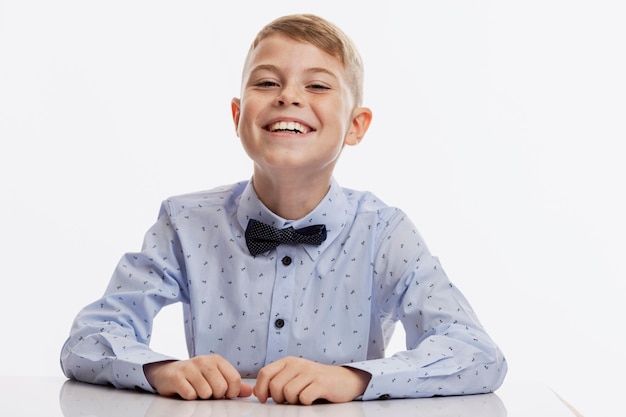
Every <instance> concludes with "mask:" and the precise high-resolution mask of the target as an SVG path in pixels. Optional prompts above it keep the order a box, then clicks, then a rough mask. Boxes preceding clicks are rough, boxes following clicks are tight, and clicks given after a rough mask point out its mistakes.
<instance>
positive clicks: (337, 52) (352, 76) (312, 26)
mask: <svg viewBox="0 0 626 417" xmlns="http://www.w3.org/2000/svg"><path fill="white" fill-rule="evenodd" d="M271 35H283V36H286V37H288V38H290V39H293V40H296V41H300V42H306V43H309V44H311V45H313V46H315V47H317V48H319V49H321V50H322V51H324V52H326V53H327V54H329V55H332V56H334V57H335V58H337V59H339V60H340V61H341V63H342V64H343V67H344V69H345V71H346V75H347V78H348V82H349V83H350V84H351V87H352V94H353V96H354V102H355V105H356V106H360V105H361V102H362V101H363V61H362V60H361V56H360V55H359V52H358V50H357V49H356V46H355V45H354V43H353V42H352V40H351V39H350V38H349V37H348V36H347V35H346V34H345V33H344V32H343V31H342V30H341V29H339V27H337V26H336V25H334V24H333V23H331V22H329V21H327V20H325V19H323V18H321V17H319V16H316V15H312V14H294V15H288V16H283V17H279V18H277V19H275V20H273V21H272V22H270V23H268V24H267V25H266V26H265V27H263V28H262V29H261V30H260V31H259V33H258V34H257V35H256V37H255V38H254V41H252V45H251V46H250V50H249V51H248V55H250V53H251V52H252V51H254V49H255V48H256V47H257V46H258V45H259V43H260V42H261V41H262V40H263V39H265V38H267V37H269V36H271Z"/></svg>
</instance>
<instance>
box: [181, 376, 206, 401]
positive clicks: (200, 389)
mask: <svg viewBox="0 0 626 417" xmlns="http://www.w3.org/2000/svg"><path fill="white" fill-rule="evenodd" d="M187 381H188V382H189V384H190V385H191V387H192V389H193V390H194V397H193V398H190V397H191V394H186V395H185V396H183V394H180V395H181V396H183V398H185V399H188V400H191V399H193V400H195V399H198V398H201V399H203V400H207V399H209V398H211V397H212V396H213V394H214V393H213V387H212V385H211V382H210V380H209V379H208V378H207V376H206V375H205V374H204V373H203V372H202V371H201V370H199V369H193V370H191V371H189V372H188V374H187Z"/></svg>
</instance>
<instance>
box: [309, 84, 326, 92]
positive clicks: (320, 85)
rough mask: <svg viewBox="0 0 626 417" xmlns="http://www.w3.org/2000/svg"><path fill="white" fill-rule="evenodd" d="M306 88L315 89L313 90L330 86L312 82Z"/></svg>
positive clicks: (321, 89) (322, 89) (320, 89)
mask: <svg viewBox="0 0 626 417" xmlns="http://www.w3.org/2000/svg"><path fill="white" fill-rule="evenodd" d="M307 88H309V89H311V90H315V91H325V90H330V87H329V86H327V85H324V84H320V83H314V84H310V85H309V86H308V87H307Z"/></svg>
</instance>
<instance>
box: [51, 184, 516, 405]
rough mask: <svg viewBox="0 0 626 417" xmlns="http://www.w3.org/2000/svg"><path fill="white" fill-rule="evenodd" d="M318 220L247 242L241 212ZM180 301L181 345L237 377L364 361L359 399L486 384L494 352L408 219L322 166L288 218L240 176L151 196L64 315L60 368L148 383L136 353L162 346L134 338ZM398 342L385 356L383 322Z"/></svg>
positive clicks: (275, 221) (497, 363) (495, 364)
mask: <svg viewBox="0 0 626 417" xmlns="http://www.w3.org/2000/svg"><path fill="white" fill-rule="evenodd" d="M251 218H254V219H256V220H259V221H262V222H265V223H267V224H271V225H273V226H275V227H278V228H283V227H287V226H293V227H294V228H296V229H297V228H300V227H305V226H309V225H313V224H325V225H326V228H327V233H328V237H327V239H326V240H325V241H324V242H323V243H322V244H321V245H320V246H312V245H286V244H283V245H280V246H278V247H277V248H276V249H274V250H271V251H269V252H267V253H265V254H261V255H257V256H256V257H254V256H251V255H250V253H249V252H248V249H247V247H246V243H245V238H244V231H245V227H246V225H247V224H248V220H249V219H251ZM174 302H181V303H183V306H184V321H185V323H184V325H185V334H186V339H187V347H188V350H189V354H190V356H196V355H204V354H219V355H221V356H223V357H224V358H226V359H227V360H228V361H230V362H231V363H232V364H233V365H234V366H235V367H236V368H237V369H238V370H239V372H240V373H241V375H242V377H244V378H254V377H255V376H256V374H257V372H258V371H259V370H260V369H261V368H262V367H263V366H264V365H267V364H268V363H270V362H272V361H275V360H277V359H279V358H282V357H285V356H297V357H303V358H307V359H310V360H314V361H318V362H321V363H325V364H335V365H346V366H351V367H354V368H358V369H361V370H364V371H367V372H369V373H370V374H371V375H372V378H371V381H370V383H369V385H368V387H367V389H366V392H365V393H364V395H363V397H362V398H363V399H376V398H380V397H383V398H388V397H391V398H397V397H424V396H433V395H458V394H473V393H482V392H490V391H493V390H495V389H496V388H498V387H499V386H500V385H501V383H502V381H503V378H504V376H505V374H506V370H507V366H506V362H505V359H504V357H503V355H502V353H501V352H500V350H499V348H498V347H497V346H496V344H495V343H494V342H493V341H492V340H491V338H490V337H489V336H488V335H487V334H486V332H485V330H484V329H483V327H482V326H481V324H480V323H479V321H478V319H477V317H476V316H475V314H474V312H473V311H472V308H471V307H470V305H469V303H468V302H467V300H466V299H465V298H464V296H463V295H462V294H461V293H460V292H459V290H458V289H457V288H456V287H454V286H453V285H452V284H451V283H450V281H449V280H448V278H447V276H446V274H445V272H444V271H443V269H442V267H441V265H440V264H439V261H438V259H437V258H435V257H433V256H432V255H431V254H430V253H429V251H428V249H427V247H426V245H425V243H424V241H423V240H422V238H421V236H420V235H419V233H418V232H417V230H416V228H415V226H414V225H413V223H412V222H411V221H410V220H409V218H408V217H407V215H406V214H405V213H404V212H402V211H401V210H399V209H397V208H393V207H389V206H387V205H385V204H384V203H383V202H381V201H380V200H379V199H378V198H376V196H374V195H373V194H371V193H368V192H360V191H353V190H349V189H345V188H341V187H339V185H338V184H337V183H336V182H335V181H334V180H333V183H332V185H331V188H330V190H329V192H328V194H327V195H326V197H325V198H324V199H323V201H322V202H321V203H320V204H319V205H318V206H317V207H316V208H315V210H313V211H312V212H311V213H310V214H309V215H308V216H306V217H304V218H302V219H299V220H296V221H288V220H285V219H283V218H281V217H279V216H277V215H276V214H274V213H272V212H271V211H270V210H269V209H268V208H267V207H265V206H264V205H263V203H262V202H261V201H260V200H259V199H258V197H257V196H256V194H255V192H254V188H253V186H252V184H251V183H250V182H247V181H246V182H241V183H238V184H234V185H231V186H226V187H221V188H217V189H214V190H210V191H206V192H200V193H194V194H187V195H182V196H178V197H173V198H170V199H168V200H167V201H165V202H163V204H162V206H161V210H160V214H159V217H158V220H157V222H156V223H155V224H154V226H152V228H150V230H149V231H148V232H147V233H146V235H145V239H144V244H143V248H142V250H141V252H139V253H128V254H126V255H125V256H123V258H122V259H121V261H120V263H119V264H118V266H117V268H116V269H115V271H114V273H113V276H112V278H111V281H110V284H109V286H108V288H107V289H106V292H105V294H104V295H103V296H102V298H101V299H99V300H98V301H96V302H94V303H92V304H90V305H89V306H87V307H85V308H84V309H83V310H82V311H81V312H80V313H79V314H78V315H77V317H76V319H75V321H74V323H73V326H72V328H71V334H70V337H69V338H68V340H67V342H66V343H65V345H64V346H63V349H62V353H61V366H62V368H63V371H64V373H65V375H66V376H68V377H70V378H75V379H78V380H82V381H86V382H91V383H98V384H104V383H110V384H113V385H114V386H116V387H120V388H135V387H138V388H141V389H144V390H147V391H153V389H152V387H151V386H150V384H149V383H148V381H147V380H146V378H145V375H144V373H143V369H142V365H144V364H146V363H151V362H155V361H161V360H166V359H172V358H170V357H168V356H165V355H162V354H159V353H157V352H153V351H152V350H151V349H150V348H149V347H148V344H149V343H150V335H151V333H152V321H153V318H154V317H155V315H156V314H157V313H158V312H159V310H160V309H161V308H162V307H164V306H165V305H168V304H171V303H174ZM398 321H400V322H401V323H402V324H403V326H404V329H405V332H406V342H407V350H406V351H405V352H401V353H397V354H395V355H393V356H392V357H388V358H385V347H386V345H387V343H388V341H389V339H390V337H391V334H392V331H393V328H394V324H395V323H396V322H398Z"/></svg>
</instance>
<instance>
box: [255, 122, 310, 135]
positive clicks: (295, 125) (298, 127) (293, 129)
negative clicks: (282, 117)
mask: <svg viewBox="0 0 626 417" xmlns="http://www.w3.org/2000/svg"><path fill="white" fill-rule="evenodd" d="M265 130H268V131H270V132H274V133H275V132H289V133H297V134H299V135H304V134H306V133H309V132H311V131H313V130H314V129H312V128H310V127H308V126H306V125H303V124H302V123H299V122H284V121H280V122H275V123H272V124H270V125H267V126H265Z"/></svg>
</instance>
